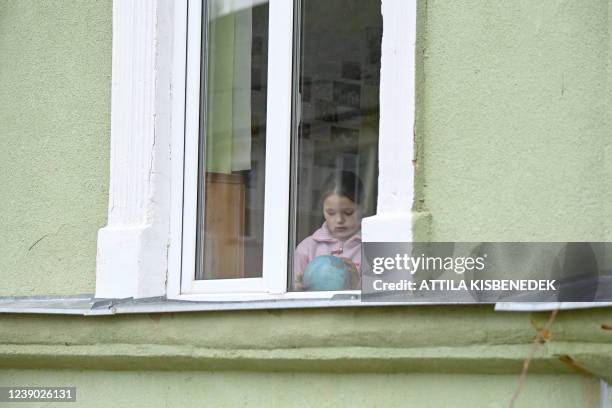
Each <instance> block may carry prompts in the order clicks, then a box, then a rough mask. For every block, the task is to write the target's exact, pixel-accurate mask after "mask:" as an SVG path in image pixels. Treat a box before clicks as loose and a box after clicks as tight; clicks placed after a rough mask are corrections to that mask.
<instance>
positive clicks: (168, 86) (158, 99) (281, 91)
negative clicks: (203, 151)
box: [96, 0, 416, 301]
mask: <svg viewBox="0 0 612 408" xmlns="http://www.w3.org/2000/svg"><path fill="white" fill-rule="evenodd" d="M188 1H191V0H176V1H172V0H146V1H140V0H114V1H113V54H112V56H113V62H112V64H113V65H112V76H113V78H112V108H111V159H110V167H111V170H110V191H109V210H108V225H107V226H106V227H104V228H101V229H100V230H99V233H98V253H97V269H96V297H97V298H126V297H134V298H143V297H152V296H167V297H168V298H174V299H182V300H223V301H233V300H262V299H270V300H275V299H289V298H290V299H308V298H313V297H317V298H321V297H322V296H323V295H321V293H318V294H317V293H307V292H301V293H284V292H285V291H286V286H287V258H286V254H287V245H288V242H287V237H286V231H287V230H288V228H287V223H288V219H289V207H288V205H287V206H286V207H285V208H283V209H282V210H281V211H280V213H279V210H278V208H275V209H274V213H273V214H272V213H271V210H272V206H266V208H265V214H264V217H265V219H266V223H265V227H264V236H265V240H272V241H273V242H274V246H272V245H266V246H265V247H264V269H265V270H267V271H268V270H269V271H270V272H268V273H266V274H265V275H264V278H263V281H264V282H262V283H263V287H264V288H265V289H266V290H267V292H266V293H264V292H261V293H254V292H245V293H231V294H225V293H217V294H214V293H213V294H206V295H203V294H185V292H186V291H189V290H190V289H194V288H184V287H183V288H182V287H181V283H180V281H181V279H180V276H181V267H182V266H181V259H183V257H184V255H183V252H182V251H183V248H182V243H183V242H186V239H185V238H183V226H184V223H183V220H184V219H187V223H189V222H190V220H192V222H194V223H195V217H194V216H193V214H195V209H194V208H193V207H188V208H187V209H186V210H185V212H184V213H183V195H184V193H185V194H189V193H188V192H187V189H186V190H185V191H183V186H184V185H185V186H188V185H190V186H191V187H193V178H194V177H193V174H192V177H191V179H188V178H185V180H183V170H184V169H189V168H190V167H189V166H192V165H193V163H192V162H189V156H187V155H184V152H190V151H191V150H190V149H191V148H192V146H189V145H187V143H190V142H193V140H189V138H187V139H185V137H184V135H185V132H193V129H191V128H189V126H190V123H191V122H190V118H192V117H193V115H194V112H189V111H187V112H186V111H185V105H186V104H185V101H187V106H193V104H190V102H189V101H190V98H193V94H190V93H189V92H188V93H185V84H186V78H185V72H188V71H189V65H190V64H188V63H187V62H186V57H187V49H186V47H187V43H186V38H187V32H186V30H187V27H186V24H185V21H186V16H187V4H188ZM292 3H293V2H290V1H287V0H271V1H270V15H271V18H270V30H271V33H276V32H285V33H286V32H287V30H289V33H290V32H291V29H292V23H293V19H292V18H289V19H279V18H276V19H274V18H272V16H273V15H275V14H278V15H289V13H290V15H292V14H293V11H292V7H293V4H292ZM190 7H194V6H193V5H192V4H191V3H190ZM288 9H291V10H288ZM382 14H383V43H382V61H381V64H382V69H381V89H380V100H381V105H380V111H381V118H380V134H379V144H380V145H379V182H378V183H379V186H378V191H379V196H378V212H377V214H376V215H375V216H373V217H369V218H366V219H364V220H363V224H362V237H363V240H364V242H384V241H410V240H411V238H412V232H411V228H412V221H411V220H412V217H411V207H412V200H413V196H414V193H413V176H414V174H413V167H412V158H413V146H412V143H413V141H412V138H411V137H410V136H411V135H412V132H413V128H414V107H415V103H414V97H415V95H414V83H415V81H414V78H415V72H414V71H415V42H416V0H382ZM191 28H192V29H193V27H191ZM195 37H198V38H199V36H195ZM195 37H193V38H195ZM270 38H271V40H272V41H271V43H270V45H269V47H270V48H269V55H270V60H271V61H274V64H269V72H268V75H269V77H270V78H274V79H275V82H278V83H279V86H278V88H277V89H276V92H278V95H280V97H278V98H268V100H269V105H268V115H273V117H274V120H268V132H269V133H278V132H288V131H289V129H290V126H291V119H290V118H291V114H290V109H291V104H290V103H287V102H288V101H290V98H291V56H290V55H289V54H290V53H287V52H285V51H284V50H286V49H289V50H290V49H291V43H292V35H277V36H273V35H270ZM189 46H190V47H195V46H198V47H199V44H196V43H191V44H189ZM196 105H197V104H196ZM281 110H286V111H287V115H286V117H283V120H279V115H278V114H275V113H277V112H279V111H281ZM185 118H187V120H185ZM285 139H286V140H287V143H284V144H282V145H278V146H276V147H275V149H274V151H272V150H267V153H266V154H267V156H268V157H267V160H272V157H273V160H272V161H274V162H276V164H277V165H278V166H279V168H283V167H284V168H286V169H287V171H284V172H281V173H280V174H279V175H277V177H279V178H278V179H277V181H276V182H274V183H269V182H266V190H265V194H266V197H270V198H272V197H277V198H278V197H284V198H286V197H288V196H289V190H288V186H289V170H288V169H289V141H288V139H289V138H285ZM282 152H287V153H286V155H282ZM279 157H280V158H282V160H279ZM192 173H195V172H192ZM184 183H185V184H184ZM192 191H193V190H192ZM185 197H186V198H187V195H185ZM186 201H187V200H185V202H186ZM280 231H285V233H284V234H283V235H285V236H284V237H281V233H280ZM189 239H191V238H189ZM193 241H194V242H195V240H193ZM266 242H267V241H266ZM194 249H195V248H194ZM185 258H189V257H185ZM194 259H195V258H194ZM189 262H191V261H189ZM190 265H191V264H190ZM190 268H192V266H190ZM190 270H191V269H190ZM186 289H187V290H186ZM195 289H196V290H197V289H198V288H195ZM249 290H250V288H249ZM342 293H343V294H347V292H342ZM348 293H354V292H348ZM357 293H358V292H357ZM334 294H335V293H334V292H326V293H325V295H324V296H323V297H331V296H333V295H334Z"/></svg>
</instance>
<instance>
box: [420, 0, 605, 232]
mask: <svg viewBox="0 0 612 408" xmlns="http://www.w3.org/2000/svg"><path fill="white" fill-rule="evenodd" d="M422 5H423V7H421V10H420V11H421V12H422V14H421V18H422V19H424V20H425V21H422V22H421V24H422V28H423V30H422V32H421V33H420V35H421V47H420V51H419V58H420V63H421V64H422V66H421V67H420V70H421V82H420V83H419V86H420V93H419V99H420V100H419V105H418V106H419V108H418V114H419V123H418V127H417V134H418V137H419V143H418V149H419V160H418V172H419V176H418V189H419V191H418V197H419V200H420V201H419V202H418V203H417V205H416V208H417V209H418V210H420V211H425V212H429V214H430V220H431V225H430V231H429V234H421V237H422V238H426V237H427V235H429V237H430V238H431V239H433V240H439V241H444V240H449V241H453V240H455V241H487V240H488V241H568V240H575V241H588V240H591V241H597V240H606V239H609V238H610V237H611V236H610V224H609V222H608V220H610V219H611V218H612V212H611V211H610V206H609V204H608V203H609V201H610V200H609V199H610V190H611V189H610V176H611V175H612V172H610V165H609V160H608V163H606V162H605V153H606V148H607V149H608V159H609V157H610V156H609V149H610V147H609V146H610V133H609V128H608V127H607V126H606V124H607V123H606V115H607V114H608V111H609V106H608V105H607V102H606V101H607V100H606V93H607V86H606V85H607V83H608V78H609V76H608V72H609V71H608V69H609V68H608V58H609V56H608V52H607V51H608V27H609V22H608V2H607V0H592V1H586V2H572V1H569V2H568V1H558V0H543V1H530V0H519V1H512V2H504V1H481V0H467V1H463V2H461V5H458V4H457V3H456V2H448V1H443V0H427V1H426V2H424V3H423V2H422ZM423 235H425V236H423Z"/></svg>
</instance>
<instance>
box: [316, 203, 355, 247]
mask: <svg viewBox="0 0 612 408" xmlns="http://www.w3.org/2000/svg"><path fill="white" fill-rule="evenodd" d="M323 216H324V217H325V221H327V227H328V228H329V231H330V232H331V233H332V235H333V236H334V238H336V239H339V240H345V239H348V238H350V237H351V236H352V235H353V234H355V233H356V232H357V231H359V228H361V213H360V211H359V208H358V207H357V205H356V204H355V203H354V202H353V201H352V200H351V199H349V198H347V197H342V196H339V195H337V194H331V195H329V196H328V197H327V198H326V199H325V200H324V201H323Z"/></svg>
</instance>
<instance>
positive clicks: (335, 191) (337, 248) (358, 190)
mask: <svg viewBox="0 0 612 408" xmlns="http://www.w3.org/2000/svg"><path fill="white" fill-rule="evenodd" d="M321 201H322V207H323V217H324V218H325V222H324V223H323V225H322V226H321V228H319V229H318V230H316V231H315V232H314V234H312V235H311V236H309V237H307V238H306V239H304V240H303V241H302V242H301V243H300V244H299V245H298V246H297V248H296V250H295V255H294V267H293V277H294V279H293V288H294V290H304V289H305V288H304V285H303V282H302V278H303V276H304V269H306V266H307V265H308V263H309V262H310V261H312V260H313V259H314V258H316V257H318V256H321V255H334V256H337V257H338V258H342V259H343V260H344V261H345V263H347V264H348V266H349V270H350V271H351V273H350V279H349V283H348V285H347V287H346V288H345V289H358V286H359V272H358V271H359V267H360V265H361V215H362V214H361V207H362V204H363V184H362V183H361V180H359V177H357V176H356V175H355V173H353V172H350V171H338V172H336V173H334V174H332V175H331V176H330V177H329V178H328V179H327V180H326V182H325V183H324V189H323V194H322V196H321ZM306 289H308V288H306Z"/></svg>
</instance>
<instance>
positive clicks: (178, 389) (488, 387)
mask: <svg viewBox="0 0 612 408" xmlns="http://www.w3.org/2000/svg"><path fill="white" fill-rule="evenodd" d="M85 374H86V375H85ZM2 375H6V376H7V377H8V378H10V380H9V381H8V382H7V381H3V384H9V385H12V384H15V385H17V384H23V383H28V384H32V383H33V382H32V378H36V381H35V382H34V384H40V385H41V386H42V385H46V384H49V383H53V384H56V383H61V384H79V388H78V389H77V403H76V404H70V406H71V407H88V408H89V407H91V408H96V407H108V406H121V407H132V408H136V407H192V406H207V407H220V406H227V407H271V406H274V407H346V406H351V407H379V406H384V407H420V408H439V407H462V406H465V407H487V408H505V407H507V404H505V403H504V402H502V401H500V395H506V396H508V394H509V392H508V387H507V384H508V383H511V382H512V381H514V378H513V377H510V376H507V375H492V376H485V375H450V374H438V375H432V374H396V375H378V374H342V375H337V374H328V373H324V374H322V373H314V374H313V373H295V374H291V375H287V374H285V373H268V374H265V375H261V374H258V373H253V372H222V373H219V372H217V373H214V372H206V371H195V372H185V371H151V370H147V371H142V370H138V371H130V372H121V371H119V372H109V371H96V372H89V373H88V372H83V371H80V370H62V371H59V372H58V371H51V370H40V371H36V372H32V371H29V370H7V371H4V372H0V381H2V380H3V378H2ZM127 383H129V384H130V386H129V387H126V386H125V385H126V384H127ZM475 384H478V387H479V389H480V392H478V393H474V392H471V391H470V390H473V388H474V385H475ZM558 389H565V390H567V393H563V394H561V393H557V392H555V390H558ZM373 390H376V392H372V391H373ZM442 390H443V392H442ZM596 393H597V388H596V387H594V386H593V384H591V383H589V382H587V381H584V380H582V379H581V378H579V377H575V376H569V375H558V376H543V375H534V376H533V377H531V378H530V382H529V384H528V385H527V386H526V387H525V395H526V396H527V398H529V402H528V403H527V404H525V403H518V404H517V405H516V407H517V408H518V407H538V408H557V407H581V408H589V407H593V408H595V407H599V405H597V400H596V397H597V394H596ZM585 402H586V403H585ZM19 406H20V407H24V408H27V407H39V406H40V404H23V403H21V404H19Z"/></svg>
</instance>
